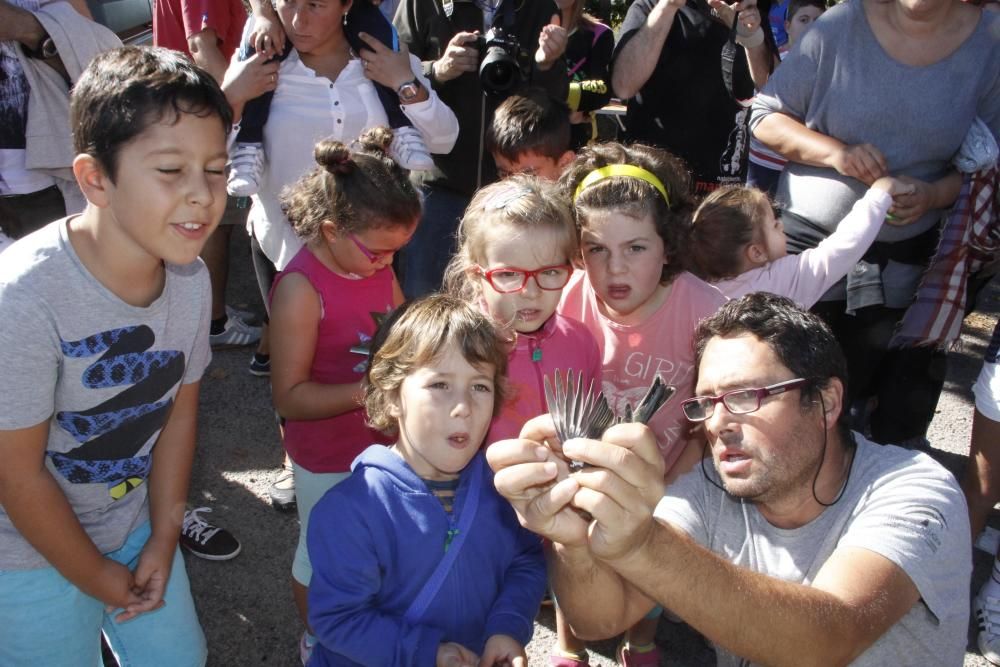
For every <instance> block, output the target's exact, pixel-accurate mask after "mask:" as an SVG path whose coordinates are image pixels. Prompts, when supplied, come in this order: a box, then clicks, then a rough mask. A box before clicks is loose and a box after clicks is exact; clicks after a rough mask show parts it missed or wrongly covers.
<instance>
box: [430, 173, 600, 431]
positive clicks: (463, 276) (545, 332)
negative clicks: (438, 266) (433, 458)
mask: <svg viewBox="0 0 1000 667" xmlns="http://www.w3.org/2000/svg"><path fill="white" fill-rule="evenodd" d="M458 243H459V248H458V252H457V253H456V254H455V256H454V257H453V258H452V261H451V263H450V264H449V265H448V270H447V271H446V273H445V289H446V290H448V291H450V292H452V293H453V294H455V295H457V296H459V297H461V298H463V299H465V300H467V301H470V302H472V303H476V304H478V306H479V307H480V308H481V309H482V311H483V312H484V313H486V314H488V315H490V316H491V317H492V318H493V319H494V320H495V321H496V322H498V323H499V324H500V325H501V326H502V327H503V329H504V330H505V331H506V332H507V333H508V334H509V336H510V340H511V349H510V365H509V371H508V378H509V379H508V381H509V383H510V392H509V397H508V399H507V400H506V401H505V402H504V405H503V408H502V409H501V411H500V413H499V414H498V415H497V417H496V418H495V419H494V420H493V424H492V425H491V427H490V431H489V434H488V435H487V437H486V443H487V444H489V443H491V442H494V441H496V440H503V439H506V438H516V437H517V436H518V435H519V434H520V432H521V427H522V426H523V425H524V422H526V421H527V420H528V419H531V418H532V417H536V416H538V415H540V414H544V413H546V412H548V408H547V407H546V406H545V400H544V398H543V396H544V394H543V389H542V377H543V376H544V375H552V374H554V373H555V371H556V370H557V369H558V370H559V371H561V372H563V373H565V372H566V371H567V370H570V369H572V370H573V371H574V374H580V375H582V376H583V382H584V386H588V385H589V384H590V382H591V381H594V383H595V385H597V386H600V381H601V379H600V370H601V358H600V355H599V353H598V350H597V342H596V341H595V340H594V337H593V336H592V335H591V334H590V332H589V331H588V330H587V328H586V327H584V326H583V325H582V324H580V323H579V322H576V321H573V320H570V319H568V318H565V317H563V316H561V315H558V314H556V306H558V305H559V298H560V296H562V291H563V287H565V286H566V283H568V282H569V278H570V275H571V274H572V272H573V266H572V263H571V262H572V260H573V258H574V257H575V256H576V253H577V240H576V229H575V228H574V226H573V218H572V215H571V213H570V210H569V207H568V206H567V204H566V203H565V202H564V201H563V200H562V199H561V198H560V197H559V194H558V190H557V188H556V186H555V184H552V183H548V182H545V181H542V180H540V179H538V178H536V177H534V176H526V175H516V176H512V177H510V178H508V179H506V180H503V181H500V182H499V183H494V184H492V185H489V186H487V187H485V188H483V189H481V190H480V191H479V192H477V193H476V196H475V197H473V199H472V202H471V203H470V204H469V207H468V208H467V209H466V210H465V215H464V217H463V218H462V222H461V224H460V226H459V230H458Z"/></svg>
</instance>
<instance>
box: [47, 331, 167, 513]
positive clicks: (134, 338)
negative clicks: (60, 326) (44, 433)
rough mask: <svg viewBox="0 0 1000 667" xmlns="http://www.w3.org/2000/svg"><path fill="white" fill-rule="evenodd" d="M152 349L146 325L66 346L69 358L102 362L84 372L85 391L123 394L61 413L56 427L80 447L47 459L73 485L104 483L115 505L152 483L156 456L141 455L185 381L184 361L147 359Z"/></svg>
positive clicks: (162, 353)
mask: <svg viewBox="0 0 1000 667" xmlns="http://www.w3.org/2000/svg"><path fill="white" fill-rule="evenodd" d="M155 342H156V336H155V334H154V333H153V330H152V329H150V328H149V327H148V326H146V325H139V326H133V327H123V328H120V329H112V330H110V331H103V332H100V333H97V334H94V335H92V336H88V337H86V338H84V339H82V340H76V341H61V343H62V352H63V354H64V355H66V356H67V357H71V358H78V359H79V358H89V357H94V356H97V355H101V356H99V357H98V358H97V359H96V360H95V361H94V362H93V363H92V364H90V365H89V366H87V368H85V369H84V371H83V376H82V378H81V382H82V383H83V386H84V387H87V388H90V389H108V388H112V387H124V389H123V390H122V391H121V392H120V393H118V394H116V395H115V396H113V397H112V398H109V399H108V400H106V401H104V402H102V403H100V404H98V405H95V406H94V407H92V408H90V409H87V410H80V411H61V412H58V413H56V423H57V424H58V425H59V427H61V428H62V429H63V430H64V431H66V432H67V433H69V434H70V435H71V436H72V437H73V439H74V440H76V441H77V442H79V443H80V446H79V447H77V448H75V449H72V450H70V451H68V452H62V453H57V452H49V458H50V459H51V461H52V463H53V465H54V466H55V468H56V470H58V471H59V473H60V474H61V475H62V476H63V477H64V478H66V480H68V481H69V482H72V483H74V484H94V483H106V484H107V485H108V492H109V494H110V495H111V497H113V498H115V499H119V498H121V497H122V496H124V495H125V494H126V493H128V492H129V491H131V490H132V489H134V488H135V487H137V486H139V485H140V484H142V482H143V481H144V480H145V479H146V477H148V476H149V470H150V466H151V463H152V455H151V454H149V453H147V454H144V455H141V456H140V455H139V454H138V453H139V451H141V450H142V449H143V448H144V446H145V445H146V443H147V442H149V440H150V438H151V437H152V436H154V435H155V434H156V433H158V432H159V430H160V429H161V428H163V425H164V424H165V423H166V419H167V415H168V414H169V412H170V407H171V406H172V405H173V398H172V396H170V395H169V394H170V390H171V389H172V388H173V387H174V386H175V385H176V384H177V383H178V382H179V381H180V380H181V378H182V377H183V374H184V353H183V352H179V351H174V350H156V351H150V348H151V347H152V346H153V344H154V343H155ZM164 396H167V398H164Z"/></svg>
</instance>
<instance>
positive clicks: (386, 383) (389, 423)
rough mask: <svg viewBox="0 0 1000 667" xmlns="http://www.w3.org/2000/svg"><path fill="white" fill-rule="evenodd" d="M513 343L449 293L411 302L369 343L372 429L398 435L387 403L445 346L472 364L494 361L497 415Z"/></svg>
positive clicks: (367, 387) (366, 387)
mask: <svg viewBox="0 0 1000 667" xmlns="http://www.w3.org/2000/svg"><path fill="white" fill-rule="evenodd" d="M510 344H511V342H510V341H509V340H508V339H507V338H506V336H505V335H504V334H503V332H502V331H501V330H500V329H499V327H498V326H497V325H496V324H495V323H494V322H493V321H492V320H490V318H489V317H488V316H487V315H485V314H483V313H482V312H481V311H480V310H479V309H478V308H476V307H475V306H474V305H472V304H470V303H468V302H467V301H463V300H462V299H458V298H456V297H453V296H450V295H447V294H432V295H430V296H426V297H423V298H420V299H417V300H415V301H407V302H406V303H404V304H403V305H401V306H399V307H398V308H396V309H395V310H394V311H392V313H391V314H390V315H389V316H388V317H387V318H386V319H385V321H383V322H382V324H381V325H380V326H379V328H378V330H377V331H376V332H375V335H374V336H373V337H372V342H371V348H370V349H371V357H370V358H369V363H368V370H367V371H366V372H365V382H364V390H365V398H364V404H365V409H366V411H367V413H368V423H369V424H370V425H371V427H372V428H375V429H378V430H379V431H383V432H385V433H388V434H391V435H395V434H396V433H397V432H398V429H397V420H396V419H395V418H394V417H392V416H391V415H390V414H389V405H390V403H391V402H392V400H393V399H394V398H396V397H398V395H399V387H400V385H402V384H403V380H404V379H405V378H406V376H407V375H409V374H410V373H412V372H413V371H414V370H415V369H416V368H418V367H420V366H423V365H425V364H430V363H433V362H434V360H435V359H437V358H438V356H439V355H440V354H441V353H442V352H443V351H444V350H446V349H457V350H458V351H459V352H461V353H462V357H463V358H464V359H465V360H466V361H467V362H468V363H469V364H470V365H472V366H482V365H486V364H488V365H491V366H493V416H494V417H495V416H496V415H498V414H499V413H500V409H501V408H502V407H503V402H504V399H505V398H506V396H507V387H506V377H507V360H508V357H509V351H510Z"/></svg>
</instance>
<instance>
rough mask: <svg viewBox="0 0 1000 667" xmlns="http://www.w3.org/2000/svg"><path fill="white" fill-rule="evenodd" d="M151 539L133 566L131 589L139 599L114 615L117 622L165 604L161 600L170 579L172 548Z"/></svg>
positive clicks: (172, 559) (130, 618) (172, 558)
mask: <svg viewBox="0 0 1000 667" xmlns="http://www.w3.org/2000/svg"><path fill="white" fill-rule="evenodd" d="M153 539H154V538H150V539H149V541H148V542H147V543H146V546H145V548H143V550H142V554H141V555H140V556H139V564H138V565H137V566H136V568H135V573H134V577H135V583H134V585H133V589H132V590H133V592H134V593H135V594H136V595H137V596H138V598H139V600H138V601H137V602H134V603H132V604H130V605H128V606H127V607H125V611H124V612H122V613H121V614H118V616H116V617H115V620H116V621H117V622H118V623H124V622H125V621H130V620H132V619H133V618H135V617H136V616H138V615H139V614H144V613H146V612H147V611H155V610H156V609H159V608H160V607H162V606H163V605H164V604H166V603H165V602H164V601H163V594H164V592H166V590H167V581H168V580H169V579H170V567H171V565H173V562H174V548H173V545H160V544H157V543H154V541H153Z"/></svg>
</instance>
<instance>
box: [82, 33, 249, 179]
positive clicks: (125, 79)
mask: <svg viewBox="0 0 1000 667" xmlns="http://www.w3.org/2000/svg"><path fill="white" fill-rule="evenodd" d="M69 110H70V127H71V128H72V131H73V148H74V149H75V150H76V152H77V154H80V153H86V154H88V155H90V156H92V157H93V158H94V159H96V160H97V162H98V164H100V165H101V167H102V168H103V169H104V171H105V173H107V175H108V177H109V178H110V179H111V181H112V182H114V180H115V178H116V168H117V166H118V154H119V152H120V151H121V149H122V147H123V146H125V145H126V144H127V143H129V142H130V141H132V140H133V139H135V138H136V137H137V136H139V135H140V134H142V133H143V132H144V131H145V129H146V128H147V127H149V126H150V125H152V124H154V123H159V122H162V121H166V122H169V123H174V122H177V120H178V119H179V118H180V115H181V114H184V113H187V114H193V115H195V116H199V117H208V116H216V117H217V118H218V119H219V123H220V124H221V126H222V131H223V132H224V133H228V132H229V129H230V127H231V126H232V123H233V111H232V109H231V108H230V106H229V102H227V101H226V96H225V95H224V94H223V92H222V90H221V89H220V88H219V84H218V83H216V81H215V79H213V78H212V76H211V75H210V74H209V73H208V72H206V71H205V70H203V69H201V68H200V67H198V66H196V65H195V64H194V63H192V62H191V60H190V59H189V58H188V57H187V56H185V55H184V54H183V53H180V52H178V51H172V50H170V49H164V48H161V47H155V46H124V47H121V48H117V49H111V50H109V51H105V52H103V53H100V54H98V55H97V56H95V57H94V59H93V60H91V61H90V64H89V65H88V66H87V69H86V70H84V72H83V74H82V75H81V76H80V80H79V81H77V83H76V85H75V86H73V92H72V94H71V96H70V107H69Z"/></svg>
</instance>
